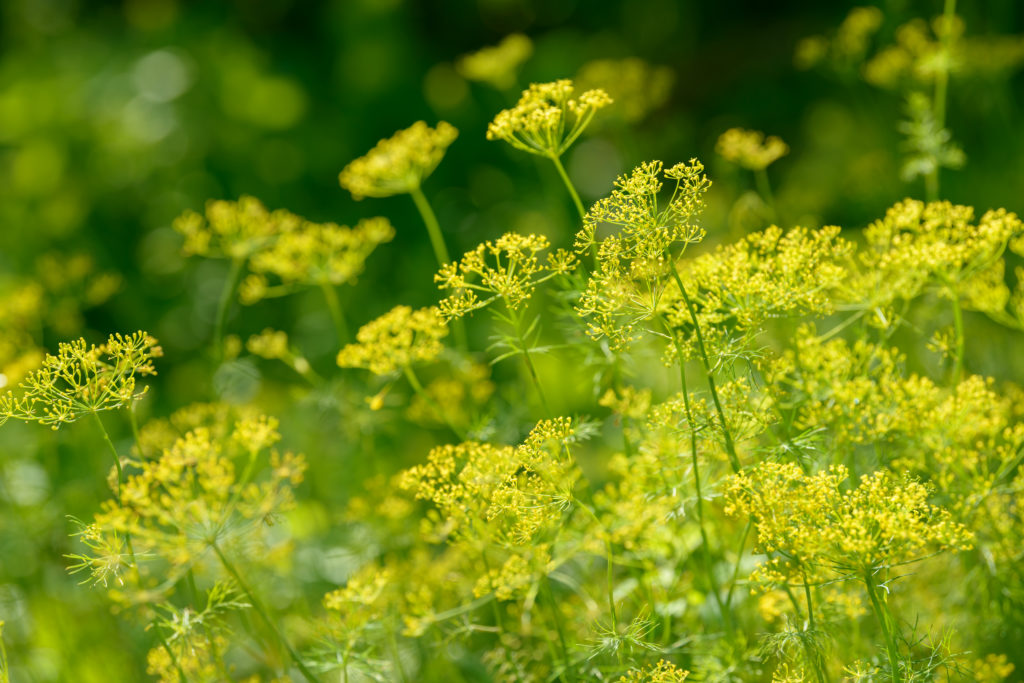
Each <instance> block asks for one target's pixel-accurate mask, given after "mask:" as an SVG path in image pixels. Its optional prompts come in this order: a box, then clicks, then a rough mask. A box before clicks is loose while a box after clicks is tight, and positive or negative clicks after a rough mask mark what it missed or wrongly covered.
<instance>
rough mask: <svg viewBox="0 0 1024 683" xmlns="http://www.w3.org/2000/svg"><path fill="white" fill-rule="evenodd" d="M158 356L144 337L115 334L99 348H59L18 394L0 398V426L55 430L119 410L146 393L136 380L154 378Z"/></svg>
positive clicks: (67, 344)
mask: <svg viewBox="0 0 1024 683" xmlns="http://www.w3.org/2000/svg"><path fill="white" fill-rule="evenodd" d="M162 355H163V349H162V348H160V346H159V345H158V344H157V341H156V339H154V338H153V337H151V336H149V335H148V334H147V333H145V332H135V333H134V334H129V335H127V336H125V335H121V334H113V335H111V336H110V338H109V339H107V342H106V343H105V344H101V345H99V346H96V345H90V344H87V343H86V341H85V340H84V339H77V340H75V341H72V342H62V343H61V344H59V345H58V347H57V355H56V356H53V355H49V354H47V356H46V357H45V358H43V361H42V365H41V366H40V367H39V368H37V369H35V370H33V371H32V372H30V373H28V375H26V377H25V378H24V379H23V380H22V381H21V383H20V384H19V385H18V390H17V391H16V392H11V393H7V394H4V395H2V396H0V424H3V423H4V422H6V421H7V420H8V419H11V418H13V419H16V420H24V421H25V422H38V423H40V424H45V425H50V426H51V427H53V429H58V428H59V427H60V426H61V425H63V424H66V423H68V422H74V421H75V420H77V419H79V418H81V417H82V416H83V415H88V414H90V413H99V412H102V411H105V410H117V409H118V408H121V407H124V406H126V405H128V404H129V403H131V402H132V401H136V400H138V399H140V398H141V397H142V396H143V394H145V393H146V388H145V387H144V388H142V389H141V390H139V389H137V387H136V382H137V379H138V378H139V377H146V376H149V375H155V374H156V368H155V367H154V366H153V362H152V361H153V359H154V358H159V357H161V356H162Z"/></svg>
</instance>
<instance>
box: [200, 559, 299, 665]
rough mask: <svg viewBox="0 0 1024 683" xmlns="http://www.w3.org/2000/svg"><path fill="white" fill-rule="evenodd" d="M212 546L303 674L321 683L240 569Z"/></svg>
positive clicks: (225, 567)
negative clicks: (239, 571)
mask: <svg viewBox="0 0 1024 683" xmlns="http://www.w3.org/2000/svg"><path fill="white" fill-rule="evenodd" d="M210 547H211V548H213V552H214V553H215V554H216V555H217V559H219V560H220V563H221V564H222V565H223V566H224V569H226V570H227V572H228V574H231V576H232V578H234V580H235V581H236V582H237V583H238V587H239V588H241V589H242V592H244V593H245V596H246V597H247V598H249V602H250V603H251V604H252V608H253V609H254V610H256V613H257V614H258V615H260V618H261V619H263V622H264V623H265V624H266V625H267V627H268V628H270V630H271V631H272V632H273V634H274V635H275V636H276V637H277V639H278V641H280V643H281V645H282V646H283V647H284V649H285V650H287V652H288V656H289V657H291V659H292V661H293V662H295V666H297V667H298V669H299V671H300V672H301V673H302V676H303V677H304V678H305V679H306V680H307V681H310V683H319V682H318V679H317V677H316V676H314V675H313V673H312V672H311V671H310V670H309V669H308V668H306V665H305V664H303V663H302V660H301V659H300V658H299V655H298V653H296V652H295V650H293V649H292V646H291V644H289V642H288V641H287V640H286V639H285V637H284V634H283V633H281V631H280V629H278V628H277V624H275V623H274V621H273V620H272V619H271V618H270V616H269V615H268V614H267V613H266V611H265V610H264V609H263V606H262V605H261V604H260V601H259V600H257V599H256V596H255V595H254V594H253V592H252V590H250V589H249V585H248V584H247V583H246V582H245V580H244V579H242V575H241V574H239V573H238V570H237V569H235V567H234V565H233V564H231V562H230V561H229V560H228V558H227V557H225V555H224V553H223V552H222V551H221V549H220V547H219V546H218V545H217V544H216V543H211V544H210Z"/></svg>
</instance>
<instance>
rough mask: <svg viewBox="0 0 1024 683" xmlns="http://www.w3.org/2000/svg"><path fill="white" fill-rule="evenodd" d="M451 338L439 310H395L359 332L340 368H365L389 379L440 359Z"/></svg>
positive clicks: (343, 353) (340, 354)
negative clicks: (414, 366) (395, 374)
mask: <svg viewBox="0 0 1024 683" xmlns="http://www.w3.org/2000/svg"><path fill="white" fill-rule="evenodd" d="M447 336H448V325H447V323H445V320H444V317H443V316H442V314H441V311H440V309H438V308H437V307H436V306H431V307H428V308H420V309H417V310H413V309H412V308H410V307H409V306H396V307H395V308H393V309H391V310H390V311H388V312H387V313H385V314H384V315H382V316H381V317H379V318H377V319H376V320H373V321H371V322H369V323H367V324H366V325H363V326H362V327H361V328H359V332H358V333H357V334H356V343H355V344H348V345H346V346H345V347H344V348H343V349H342V350H341V351H339V352H338V359H337V360H338V365H339V366H341V367H343V368H364V369H366V370H369V371H370V372H372V373H374V374H375V375H387V374H390V373H392V372H395V371H396V370H402V369H405V368H408V367H410V366H411V365H412V364H413V363H421V362H429V361H432V360H434V359H435V358H437V357H438V356H439V355H440V354H441V351H442V350H443V349H444V345H443V344H442V343H441V340H442V339H444V338H445V337H447Z"/></svg>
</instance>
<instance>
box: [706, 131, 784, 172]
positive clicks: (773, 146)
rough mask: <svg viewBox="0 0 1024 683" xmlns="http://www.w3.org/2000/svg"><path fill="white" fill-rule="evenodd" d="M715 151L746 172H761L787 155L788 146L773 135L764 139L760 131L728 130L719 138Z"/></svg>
mask: <svg viewBox="0 0 1024 683" xmlns="http://www.w3.org/2000/svg"><path fill="white" fill-rule="evenodd" d="M715 151H717V152H718V153H719V154H720V155H721V156H722V157H723V158H725V159H726V160H727V161H731V162H733V163H734V164H738V165H740V166H742V167H743V168H745V169H747V170H750V171H763V170H764V169H766V168H768V167H769V166H770V165H772V163H774V162H775V161H777V160H778V159H779V158H781V157H784V156H786V155H787V154H789V145H787V144H786V143H785V142H783V141H782V138H778V137H776V136H774V135H770V136H768V137H765V135H764V133H762V132H760V131H756V130H744V129H743V128H730V129H729V130H727V131H725V132H724V133H722V134H721V136H719V138H718V143H717V144H716V145H715Z"/></svg>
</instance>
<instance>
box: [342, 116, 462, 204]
mask: <svg viewBox="0 0 1024 683" xmlns="http://www.w3.org/2000/svg"><path fill="white" fill-rule="evenodd" d="M458 135H459V131H458V130H456V129H455V127H454V126H452V125H451V124H449V123H447V122H445V121H441V122H440V123H438V124H437V128H431V127H430V126H428V125H427V124H426V123H425V122H423V121H417V122H416V123H414V124H413V125H412V126H410V127H409V128H405V129H404V130H400V131H398V132H397V133H395V134H394V135H392V136H391V137H390V138H386V139H384V140H381V141H380V142H378V143H377V145H376V146H375V147H374V148H373V149H371V150H370V151H369V152H367V153H366V154H365V155H363V156H361V157H359V158H358V159H356V160H355V161H352V162H350V163H349V165H348V166H346V167H345V168H344V169H342V171H341V174H339V176H338V182H339V183H341V186H342V187H343V188H345V189H346V190H348V191H349V192H351V193H352V197H353V198H355V199H362V198H363V197H390V196H392V195H396V194H407V193H411V192H413V191H415V190H418V189H419V187H420V185H421V184H422V183H423V181H424V180H425V179H426V178H427V176H429V175H430V174H431V173H433V172H434V169H435V168H437V165H438V164H439V163H441V159H442V158H444V154H445V152H446V151H447V150H448V147H449V146H450V145H451V144H452V143H453V142H455V138H456V137H458Z"/></svg>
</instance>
